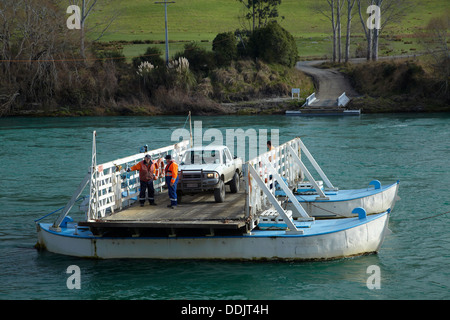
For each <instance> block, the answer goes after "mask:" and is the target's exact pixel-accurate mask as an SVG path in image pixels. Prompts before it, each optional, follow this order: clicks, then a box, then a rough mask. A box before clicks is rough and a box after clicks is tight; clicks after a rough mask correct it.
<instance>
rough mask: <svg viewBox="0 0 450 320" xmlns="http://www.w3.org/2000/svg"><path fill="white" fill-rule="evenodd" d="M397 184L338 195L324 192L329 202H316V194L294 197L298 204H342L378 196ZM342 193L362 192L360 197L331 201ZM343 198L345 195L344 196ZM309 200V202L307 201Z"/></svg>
mask: <svg viewBox="0 0 450 320" xmlns="http://www.w3.org/2000/svg"><path fill="white" fill-rule="evenodd" d="M397 184H398V182H396V183H393V184H391V185H388V186H385V187H381V189H367V190H365V189H349V190H339V191H338V194H337V195H336V194H332V193H327V192H325V195H327V196H331V197H330V200H316V199H315V198H316V197H317V196H318V195H317V194H315V195H295V197H296V199H297V200H298V202H342V201H349V200H356V199H361V198H365V197H368V196H373V195H376V194H379V193H381V192H384V191H386V190H388V189H390V188H392V187H394V186H396V185H397ZM344 191H361V193H362V192H364V193H363V194H362V195H361V196H357V197H353V198H342V199H333V198H332V196H334V195H336V196H340V194H339V193H341V194H342V193H344ZM344 196H345V194H344ZM308 197H309V198H311V200H309V199H308Z"/></svg>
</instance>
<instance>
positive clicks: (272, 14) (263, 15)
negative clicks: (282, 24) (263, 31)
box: [237, 0, 284, 32]
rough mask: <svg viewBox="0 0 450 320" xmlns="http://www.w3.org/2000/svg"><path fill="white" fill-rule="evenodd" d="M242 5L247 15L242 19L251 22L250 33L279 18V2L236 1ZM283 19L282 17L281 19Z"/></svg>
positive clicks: (275, 0) (271, 0) (263, 0)
mask: <svg viewBox="0 0 450 320" xmlns="http://www.w3.org/2000/svg"><path fill="white" fill-rule="evenodd" d="M237 1H239V2H240V3H242V4H243V5H244V8H245V9H246V10H247V13H246V14H245V15H244V18H245V19H246V20H248V21H252V30H251V31H252V32H253V31H255V30H256V29H259V28H262V27H264V26H266V25H267V23H268V22H269V21H270V20H274V19H275V18H278V17H279V13H278V6H279V5H281V0H237ZM282 18H283V19H284V17H282Z"/></svg>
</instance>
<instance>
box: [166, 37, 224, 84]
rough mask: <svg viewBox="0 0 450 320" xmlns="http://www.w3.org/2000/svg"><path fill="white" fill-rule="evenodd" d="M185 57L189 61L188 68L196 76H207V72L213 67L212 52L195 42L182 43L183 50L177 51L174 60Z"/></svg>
mask: <svg viewBox="0 0 450 320" xmlns="http://www.w3.org/2000/svg"><path fill="white" fill-rule="evenodd" d="M181 57H185V58H186V59H188V61H189V68H190V69H191V71H192V72H194V73H195V74H196V76H197V77H198V78H204V77H206V76H208V74H209V72H210V71H211V70H213V69H214V68H215V61H214V53H213V52H209V51H206V50H205V49H203V48H200V47H199V46H198V45H197V44H196V43H195V42H191V43H187V44H185V45H184V51H182V52H178V53H176V54H175V56H174V60H178V59H179V58H181Z"/></svg>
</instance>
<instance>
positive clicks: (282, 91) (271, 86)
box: [7, 59, 450, 117]
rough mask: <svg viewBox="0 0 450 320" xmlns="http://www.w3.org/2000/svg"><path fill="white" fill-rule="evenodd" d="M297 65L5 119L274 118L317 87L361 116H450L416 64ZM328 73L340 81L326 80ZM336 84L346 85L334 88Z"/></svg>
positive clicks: (245, 64)
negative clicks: (345, 98) (346, 98)
mask: <svg viewBox="0 0 450 320" xmlns="http://www.w3.org/2000/svg"><path fill="white" fill-rule="evenodd" d="M299 65H300V64H297V68H296V69H294V68H292V69H289V68H285V67H281V66H278V65H269V64H264V63H262V62H260V61H259V62H253V61H250V60H246V61H238V62H235V63H233V64H232V65H231V66H230V67H228V68H222V69H218V70H216V71H214V72H213V73H212V75H211V77H206V78H204V79H202V80H201V82H200V83H198V84H197V85H196V87H195V89H193V90H189V91H186V90H180V89H179V88H171V89H166V88H158V89H157V90H156V91H155V95H154V96H153V97H152V99H143V97H142V95H141V96H139V95H136V96H135V97H133V96H128V97H126V98H119V99H117V100H110V101H109V103H105V102H103V103H102V104H100V105H98V106H90V105H88V106H83V108H81V107H80V106H79V107H73V106H72V107H54V106H53V107H48V108H44V107H43V106H42V105H38V104H30V105H29V107H28V108H21V109H19V110H14V109H12V110H11V111H10V113H9V114H7V116H12V117H14V116H26V117H44V116H45V117H48V116H50V117H67V116H69V117H79V116H158V115H185V114H186V113H187V112H188V111H191V112H192V114H193V115H258V114H263V115H266V114H274V115H277V114H285V112H286V111H287V110H296V109H298V108H300V107H301V106H302V105H303V103H304V101H305V98H306V97H307V96H308V95H309V94H311V93H312V92H314V91H315V90H317V88H318V87H322V92H325V93H328V94H334V92H332V90H331V89H330V88H332V87H333V88H335V87H336V86H337V87H339V88H340V87H342V88H346V89H345V90H344V89H342V90H343V91H346V92H347V93H348V92H349V91H351V95H350V96H351V98H352V100H351V101H350V103H349V104H348V105H347V108H348V109H353V110H355V109H356V110H357V109H361V111H362V113H363V114H364V113H365V114H369V113H428V112H450V100H449V95H448V92H447V93H444V92H440V91H439V90H437V89H438V88H439V84H440V83H439V80H438V79H435V78H433V76H432V74H430V70H428V69H427V68H426V65H424V64H423V63H422V62H420V61H418V60H416V59H403V60H396V61H392V60H389V61H379V62H361V61H357V63H347V64H330V63H329V62H323V61H318V62H308V63H306V64H305V66H306V69H305V68H303V69H302V68H300V67H299ZM326 72H328V73H331V74H337V73H339V74H341V75H343V76H340V77H336V76H334V77H332V78H329V77H327V76H326V74H325V73H326ZM305 73H307V74H308V75H309V76H307V75H306V74H305ZM321 73H323V74H324V76H322V75H321ZM317 75H319V76H317ZM338 80H339V81H342V82H345V83H343V84H342V85H341V86H338V84H336V83H335V82H336V81H338ZM330 82H333V83H332V84H331V83H330ZM294 87H300V90H301V97H300V99H298V100H297V99H296V98H294V99H292V98H291V96H290V89H291V88H294ZM349 87H350V88H349ZM350 89H351V90H350ZM339 90H340V89H339ZM268 93H272V94H268ZM335 95H336V94H335Z"/></svg>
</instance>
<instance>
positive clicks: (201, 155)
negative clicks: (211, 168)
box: [182, 150, 220, 164]
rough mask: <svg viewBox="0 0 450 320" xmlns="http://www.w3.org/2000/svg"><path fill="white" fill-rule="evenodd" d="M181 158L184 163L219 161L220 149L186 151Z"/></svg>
mask: <svg viewBox="0 0 450 320" xmlns="http://www.w3.org/2000/svg"><path fill="white" fill-rule="evenodd" d="M182 160H183V163H184V164H211V163H220V151H219V150H195V151H187V152H186V153H185V154H184V156H183V159H182ZM216 160H217V161H216Z"/></svg>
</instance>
